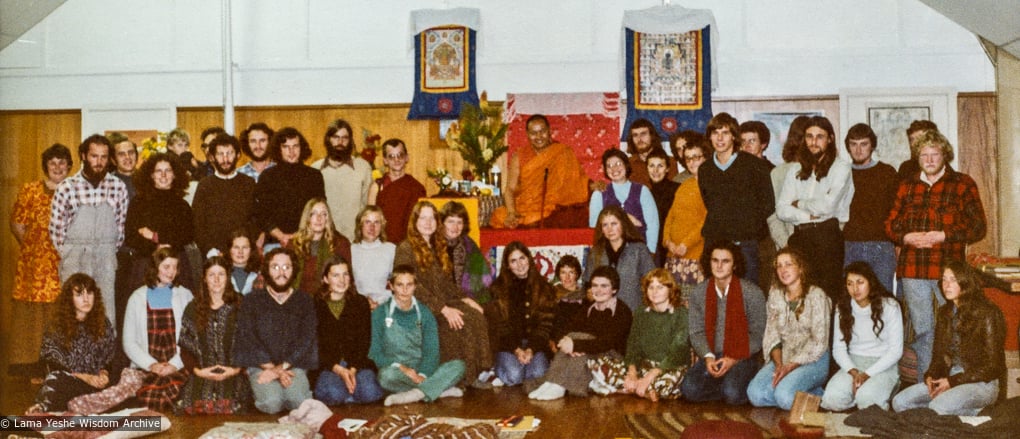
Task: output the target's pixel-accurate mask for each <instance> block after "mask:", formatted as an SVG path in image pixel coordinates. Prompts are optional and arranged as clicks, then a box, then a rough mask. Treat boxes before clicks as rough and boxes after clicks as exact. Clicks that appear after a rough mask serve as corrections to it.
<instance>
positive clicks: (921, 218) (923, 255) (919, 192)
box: [885, 130, 988, 377]
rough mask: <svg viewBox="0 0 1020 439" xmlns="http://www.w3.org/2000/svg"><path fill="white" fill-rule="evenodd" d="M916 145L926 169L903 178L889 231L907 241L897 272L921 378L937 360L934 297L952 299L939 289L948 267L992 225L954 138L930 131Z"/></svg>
mask: <svg viewBox="0 0 1020 439" xmlns="http://www.w3.org/2000/svg"><path fill="white" fill-rule="evenodd" d="M911 149H916V152H917V159H918V167H919V168H920V169H921V170H920V171H918V172H917V173H915V174H913V175H912V176H911V177H910V178H909V179H907V180H903V181H901V182H900V185H899V187H898V188H897V190H896V200H895V201H894V202H893V207H892V210H891V211H890V212H889V218H888V219H886V221H885V233H886V235H888V236H889V237H890V238H892V239H893V241H894V242H895V243H896V244H897V245H900V246H901V250H900V254H899V259H898V260H897V264H896V274H897V275H898V276H899V278H900V279H902V280H903V301H904V303H906V305H907V311H908V312H909V314H910V323H911V324H912V325H913V328H914V333H915V337H914V343H913V344H912V347H913V348H914V351H915V352H917V372H918V373H917V375H918V377H920V376H922V374H924V372H925V371H926V370H928V366H930V365H931V363H932V343H934V341H935V310H934V309H933V308H932V297H933V296H934V298H935V299H936V300H937V301H938V304H939V306H942V305H943V304H945V303H946V298H945V296H944V295H943V294H942V291H941V288H939V280H940V279H942V267H943V266H944V264H945V263H946V262H947V261H950V260H954V259H955V260H957V261H963V260H966V259H965V258H966V256H967V255H966V252H967V245H968V244H972V243H974V242H977V241H978V240H980V239H981V238H984V237H985V232H986V230H987V227H988V225H987V222H986V219H985V210H984V207H983V206H982V205H981V197H980V195H979V194H978V189H977V184H976V183H974V179H972V178H971V177H970V176H969V175H967V174H964V173H962V172H958V171H956V170H955V169H953V168H952V167H951V166H949V163H950V162H952V161H953V145H952V144H950V143H949V140H947V139H946V138H945V137H944V136H943V135H942V134H941V133H939V132H938V131H936V130H928V131H927V132H925V133H924V134H922V135H921V136H920V137H918V138H917V139H915V140H914V142H913V143H911ZM964 343H966V341H964Z"/></svg>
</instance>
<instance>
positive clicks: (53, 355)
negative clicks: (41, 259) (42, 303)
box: [26, 273, 117, 413]
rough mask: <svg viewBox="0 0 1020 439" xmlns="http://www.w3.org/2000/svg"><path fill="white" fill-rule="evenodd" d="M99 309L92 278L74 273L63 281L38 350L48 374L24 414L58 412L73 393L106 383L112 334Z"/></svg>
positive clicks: (112, 349) (114, 345)
mask: <svg viewBox="0 0 1020 439" xmlns="http://www.w3.org/2000/svg"><path fill="white" fill-rule="evenodd" d="M104 309H105V308H104V306H103V296H102V295H100V294H99V287H98V286H96V281H95V280H93V279H92V278H91V277H89V276H87V275H85V274H82V273H75V274H72V275H71V277H70V278H68V279H67V281H66V282H64V286H63V288H61V291H60V296H58V297H57V304H56V315H55V316H54V319H53V321H52V322H51V323H50V326H49V328H48V329H47V331H46V333H45V334H44V335H43V341H42V348H41V350H40V353H39V358H40V360H42V361H43V362H44V363H46V366H47V368H49V371H50V372H49V374H47V375H46V379H45V380H44V381H43V386H42V388H41V389H39V393H38V395H37V396H36V398H35V404H34V405H32V406H31V407H29V408H28V410H27V411H26V413H41V412H47V411H55V412H62V411H64V410H66V409H67V402H68V401H70V400H71V399H73V398H74V397H76V396H79V395H85V394H88V393H93V392H96V391H98V390H99V389H102V388H104V387H106V386H107V385H108V384H109V383H110V375H109V367H110V362H111V361H112V360H113V354H114V352H115V350H116V348H117V343H116V337H117V335H116V332H115V330H114V329H113V324H111V323H110V321H109V320H107V319H106V312H105V311H104Z"/></svg>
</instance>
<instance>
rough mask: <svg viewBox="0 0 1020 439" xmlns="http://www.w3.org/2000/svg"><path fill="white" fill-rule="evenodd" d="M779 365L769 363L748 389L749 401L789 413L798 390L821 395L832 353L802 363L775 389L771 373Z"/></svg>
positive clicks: (759, 372)
mask: <svg viewBox="0 0 1020 439" xmlns="http://www.w3.org/2000/svg"><path fill="white" fill-rule="evenodd" d="M775 371H776V363H774V362H772V361H769V362H768V363H767V364H765V367H762V368H761V370H759V371H758V375H755V376H754V379H753V380H751V384H749V385H748V386H747V399H749V400H750V401H751V405H753V406H755V407H779V408H781V409H783V410H790V407H793V398H794V396H795V395H796V394H797V391H801V392H807V393H813V394H815V395H818V396H821V395H822V385H824V384H825V378H826V377H828V376H829V352H828V351H826V352H825V353H824V354H822V357H821V358H819V359H817V360H815V361H814V362H811V363H807V364H802V365H800V366H799V367H797V368H796V369H794V370H793V371H792V372H790V373H788V374H787V375H786V376H785V377H783V379H782V380H781V381H779V384H777V385H776V387H772V374H773V372H775Z"/></svg>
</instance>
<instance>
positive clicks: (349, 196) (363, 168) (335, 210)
mask: <svg viewBox="0 0 1020 439" xmlns="http://www.w3.org/2000/svg"><path fill="white" fill-rule="evenodd" d="M322 143H323V144H324V145H325V147H326V157H324V158H322V159H321V160H316V161H315V162H313V163H312V168H315V169H318V170H319V171H320V172H322V179H323V181H325V184H326V200H327V201H326V204H327V205H328V206H329V212H330V214H331V216H332V217H333V225H334V226H335V227H336V229H337V231H339V232H340V234H342V235H344V237H346V238H347V239H351V238H354V217H355V216H357V215H358V212H360V211H361V208H363V207H365V205H366V204H367V202H368V189H369V188H370V187H371V186H372V165H370V164H368V162H366V161H365V159H363V158H361V157H358V156H357V155H355V154H354V152H355V151H356V150H357V147H356V145H355V143H354V129H353V128H351V124H350V123H348V122H347V121H346V120H343V119H337V120H334V121H333V122H331V123H330V124H329V127H328V128H326V135H325V136H324V138H323V140H322Z"/></svg>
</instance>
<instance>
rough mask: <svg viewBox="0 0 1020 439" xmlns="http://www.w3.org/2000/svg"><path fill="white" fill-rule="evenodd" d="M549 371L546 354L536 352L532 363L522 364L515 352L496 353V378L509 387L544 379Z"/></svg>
mask: <svg viewBox="0 0 1020 439" xmlns="http://www.w3.org/2000/svg"><path fill="white" fill-rule="evenodd" d="M548 369H549V359H548V358H546V356H545V353H544V352H535V354H534V355H533V356H532V357H531V362H530V363H528V364H521V362H520V361H517V356H516V355H514V353H513V352H507V351H501V352H497V353H496V376H497V377H499V380H500V381H502V382H503V384H505V385H507V386H516V385H518V384H521V383H523V382H524V381H525V380H533V379H536V378H542V376H543V375H545V371H546V370H548Z"/></svg>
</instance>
